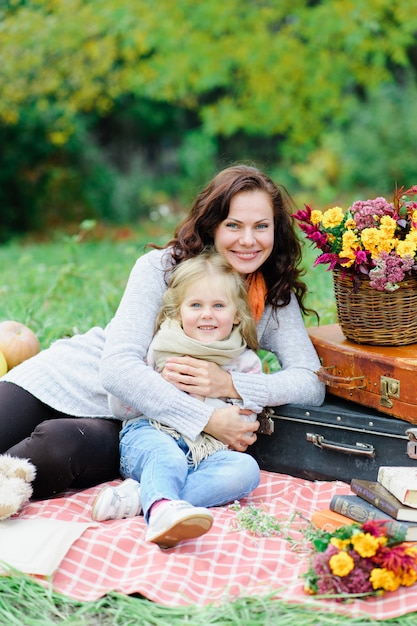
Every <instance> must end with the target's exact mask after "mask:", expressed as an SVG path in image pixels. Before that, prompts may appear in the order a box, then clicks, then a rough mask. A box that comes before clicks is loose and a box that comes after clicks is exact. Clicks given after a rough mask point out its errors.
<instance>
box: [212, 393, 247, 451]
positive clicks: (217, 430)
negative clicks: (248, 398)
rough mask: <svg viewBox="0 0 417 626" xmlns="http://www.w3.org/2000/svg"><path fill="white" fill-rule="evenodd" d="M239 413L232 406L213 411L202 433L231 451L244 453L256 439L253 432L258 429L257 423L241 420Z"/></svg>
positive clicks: (235, 407)
mask: <svg viewBox="0 0 417 626" xmlns="http://www.w3.org/2000/svg"><path fill="white" fill-rule="evenodd" d="M241 413H242V411H240V409H239V407H238V406H235V405H233V404H231V405H230V406H227V407H224V408H221V409H215V410H214V411H213V413H212V415H211V418H210V419H209V421H208V422H207V424H206V427H205V429H204V431H205V432H206V433H208V434H209V435H212V436H213V437H215V438H216V439H218V440H219V441H221V442H222V443H225V444H226V445H228V446H229V448H231V449H232V450H237V451H238V452H245V450H246V449H247V448H248V446H250V445H252V444H253V443H255V441H256V439H257V437H256V434H255V432H256V431H257V430H258V428H259V422H258V421H256V422H247V421H245V420H244V419H242V417H241Z"/></svg>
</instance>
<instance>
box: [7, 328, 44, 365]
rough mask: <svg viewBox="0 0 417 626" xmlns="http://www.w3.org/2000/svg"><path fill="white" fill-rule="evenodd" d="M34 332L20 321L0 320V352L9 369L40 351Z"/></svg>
mask: <svg viewBox="0 0 417 626" xmlns="http://www.w3.org/2000/svg"><path fill="white" fill-rule="evenodd" d="M40 349H41V348H40V344H39V340H38V338H37V336H36V335H35V333H34V332H33V331H32V330H30V328H28V327H27V326H25V325H24V324H22V323H21V322H15V321H13V320H6V321H4V322H0V352H2V353H3V356H4V358H5V359H6V363H7V367H8V369H9V370H11V369H12V367H15V366H16V365H19V363H22V362H23V361H26V359H29V358H30V357H32V356H35V354H37V353H38V352H39V351H40Z"/></svg>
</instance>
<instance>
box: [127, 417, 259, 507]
mask: <svg viewBox="0 0 417 626" xmlns="http://www.w3.org/2000/svg"><path fill="white" fill-rule="evenodd" d="M187 452H188V446H187V444H186V442H185V441H184V439H183V438H182V437H181V438H180V439H179V440H177V439H174V438H173V437H171V436H170V435H168V434H167V433H164V432H161V431H159V430H157V429H156V428H154V427H153V426H151V425H150V424H149V421H148V420H147V419H139V420H138V421H136V422H133V423H131V424H128V425H127V426H126V427H125V428H124V429H123V430H122V432H121V437H120V473H121V474H122V476H123V477H124V478H134V479H135V480H137V481H138V482H140V483H141V489H140V493H141V501H142V508H143V513H144V515H145V519H146V520H148V513H149V509H150V507H151V506H152V504H153V503H154V502H157V501H158V500H161V499H163V498H166V499H168V500H186V501H187V502H189V503H190V504H192V505H194V506H204V507H210V506H220V505H222V504H227V503H228V502H233V501H235V500H239V499H240V498H243V497H245V496H247V495H248V493H250V492H251V491H252V490H253V489H255V488H256V487H257V486H258V484H259V478H260V473H259V466H258V464H257V462H256V461H255V459H254V458H253V457H252V456H250V455H249V454H244V453H243V452H234V451H233V450H218V451H217V452H215V453H214V454H211V455H210V456H208V457H207V458H206V459H204V460H203V461H201V463H200V464H199V465H198V466H197V467H195V466H193V465H191V464H190V463H189V462H188V459H187V457H186V454H187Z"/></svg>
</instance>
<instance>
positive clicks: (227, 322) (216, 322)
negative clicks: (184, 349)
mask: <svg viewBox="0 0 417 626" xmlns="http://www.w3.org/2000/svg"><path fill="white" fill-rule="evenodd" d="M180 320H181V324H182V327H183V330H184V332H185V334H186V335H187V336H188V337H191V339H196V340H197V341H201V342H202V343H212V342H213V341H221V340H222V339H226V338H227V337H228V336H229V335H230V333H231V332H232V329H233V324H237V323H238V319H237V311H236V306H235V305H234V303H233V302H232V300H231V298H230V295H229V293H228V291H227V290H226V288H225V286H224V281H222V279H221V278H220V277H218V276H207V277H206V278H203V280H200V281H199V282H198V283H193V284H191V285H190V286H189V287H187V289H186V290H185V294H184V299H183V301H182V304H181V307H180Z"/></svg>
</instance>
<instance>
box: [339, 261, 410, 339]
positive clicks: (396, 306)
mask: <svg viewBox="0 0 417 626" xmlns="http://www.w3.org/2000/svg"><path fill="white" fill-rule="evenodd" d="M333 287H334V294H335V298H336V305H337V315H338V318H339V324H340V327H341V329H342V332H343V334H344V335H345V337H346V339H349V340H350V341H354V342H355V343H366V344H369V345H374V346H405V345H408V344H410V343H416V342H417V278H416V277H411V278H407V280H404V281H402V282H401V283H400V288H399V289H397V290H396V291H393V292H387V291H378V290H376V289H372V288H371V287H370V286H369V281H366V280H364V281H362V283H361V285H360V287H359V290H358V291H357V292H356V293H354V292H353V284H352V281H351V280H350V278H349V276H344V277H343V278H342V272H341V271H340V270H334V271H333Z"/></svg>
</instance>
